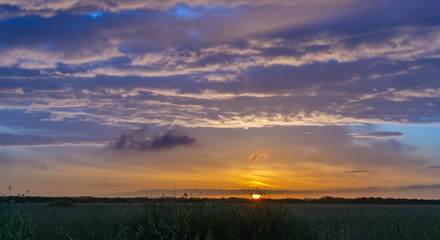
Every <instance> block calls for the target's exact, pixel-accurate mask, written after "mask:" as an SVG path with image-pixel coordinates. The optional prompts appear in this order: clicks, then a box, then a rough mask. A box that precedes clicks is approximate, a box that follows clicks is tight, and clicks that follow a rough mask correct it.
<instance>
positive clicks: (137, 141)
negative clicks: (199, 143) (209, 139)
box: [109, 128, 196, 151]
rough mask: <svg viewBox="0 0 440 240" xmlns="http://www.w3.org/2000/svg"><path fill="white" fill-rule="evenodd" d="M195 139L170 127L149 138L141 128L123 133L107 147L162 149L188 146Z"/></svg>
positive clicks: (118, 149) (122, 149)
mask: <svg viewBox="0 0 440 240" xmlns="http://www.w3.org/2000/svg"><path fill="white" fill-rule="evenodd" d="M195 141H196V140H195V138H192V137H190V136H187V135H181V134H179V133H178V132H177V131H176V130H175V129H170V130H168V131H167V132H165V133H164V134H163V135H156V136H154V137H152V138H150V137H148V136H147V132H146V128H141V129H139V130H136V131H134V132H132V133H131V134H126V133H123V134H122V135H121V136H120V137H119V138H118V139H117V140H116V141H114V142H112V143H111V144H110V145H109V147H110V148H111V149H113V150H116V151H125V150H131V151H162V150H169V149H171V148H175V147H178V146H190V145H192V144H194V143H195Z"/></svg>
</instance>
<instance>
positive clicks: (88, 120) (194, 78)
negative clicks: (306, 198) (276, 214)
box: [0, 0, 440, 198]
mask: <svg viewBox="0 0 440 240" xmlns="http://www.w3.org/2000/svg"><path fill="white" fill-rule="evenodd" d="M439 13H440V3H438V2H437V1H428V0H423V1H416V2H414V1H409V0H405V1H391V0H387V1H375V0H374V1H352V0H343V1H330V0H316V1H315V0H311V1H287V2H286V1H277V0H275V1H267V0H257V1H246V0H240V1H224V0H214V1H199V0H197V1H192V0H186V1H173V0H169V1H156V0H150V1H140V0H132V1H112V2H111V3H110V2H109V1H92V2H83V1H67V0H35V1H31V2H28V1H14V2H10V1H1V0H0V32H1V35H0V183H1V184H0V189H7V187H8V186H9V185H11V186H14V189H15V190H16V191H17V192H26V191H27V190H32V191H31V192H35V194H40V195H102V194H114V193H118V192H120V193H122V192H136V191H138V190H144V189H161V188H163V189H174V188H175V187H176V188H183V189H188V188H195V187H198V188H203V187H204V188H210V189H212V188H222V189H232V190H233V189H247V188H255V187H260V188H266V189H272V190H289V191H292V192H296V191H312V192H325V193H326V194H327V193H331V192H332V190H334V192H335V194H336V193H338V194H342V193H341V192H343V194H347V193H348V192H350V191H351V190H352V192H353V194H355V195H356V194H360V193H359V192H362V190H365V189H372V187H373V189H379V190H378V191H382V192H381V193H379V192H377V193H374V192H371V191H368V194H373V195H374V194H379V195H380V194H382V195H381V196H383V194H384V193H386V192H387V189H388V190H389V189H398V190H399V194H400V193H401V192H402V191H403V192H405V191H407V192H406V193H405V194H406V195H405V196H413V197H418V196H419V195H418V194H419V193H420V194H422V192H423V194H424V195H423V196H422V197H426V198H429V197H436V198H439V197H440V195H438V193H436V194H437V195H435V194H432V195H429V194H426V191H427V189H428V190H430V189H432V188H435V187H437V186H438V184H439V180H440V179H439V177H438V176H439V171H440V170H439V169H440V159H439V158H438V156H439V153H440V140H439V139H440V138H439V137H438V136H439V133H440V130H439V129H440V127H439V126H440V123H439V122H440V112H439V105H440V84H439V81H438V78H439V77H440V71H439V70H438V69H440V17H439V16H440V14H439ZM79 179H81V180H79ZM218 179H222V180H221V181H219V180H218ZM102 183H105V184H102ZM414 185H416V186H417V187H415V188H408V187H407V186H414ZM341 189H351V190H344V191H341ZM418 189H420V192H417V190H418ZM362 194H367V193H362ZM330 195H331V194H330ZM393 196H396V195H393ZM420 196H421V195H420Z"/></svg>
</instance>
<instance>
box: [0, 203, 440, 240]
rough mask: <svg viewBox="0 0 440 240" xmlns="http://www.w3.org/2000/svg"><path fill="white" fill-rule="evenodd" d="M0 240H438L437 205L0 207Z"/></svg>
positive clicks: (92, 205) (61, 205) (206, 204)
mask: <svg viewBox="0 0 440 240" xmlns="http://www.w3.org/2000/svg"><path fill="white" fill-rule="evenodd" d="M0 239H2V240H3V239H17V240H19V239H45V240H46V239H47V240H51V239H90V240H92V239H93V240H95V239H115V240H122V239H127V240H128V239H130V240H131V239H200V240H203V239H384V240H385V239H386V240H392V239H398V240H400V239H408V240H414V239H440V205H435V204H432V205H427V204H425V205H419V204H411V205H409V204H405V205H402V204H401V205H378V204H368V205H367V204H322V203H285V202H280V201H265V200H260V201H249V200H189V199H167V200H163V199H162V200H160V199H159V200H149V201H146V202H144V203H75V204H74V205H72V203H71V202H70V201H68V200H64V201H63V200H58V201H55V202H52V203H51V204H48V203H29V202H27V203H24V202H23V203H17V202H15V203H0Z"/></svg>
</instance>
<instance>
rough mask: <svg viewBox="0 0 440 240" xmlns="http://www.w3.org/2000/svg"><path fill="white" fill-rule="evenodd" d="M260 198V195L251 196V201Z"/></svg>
mask: <svg viewBox="0 0 440 240" xmlns="http://www.w3.org/2000/svg"><path fill="white" fill-rule="evenodd" d="M260 198H261V195H260V194H252V199H255V200H257V199H260Z"/></svg>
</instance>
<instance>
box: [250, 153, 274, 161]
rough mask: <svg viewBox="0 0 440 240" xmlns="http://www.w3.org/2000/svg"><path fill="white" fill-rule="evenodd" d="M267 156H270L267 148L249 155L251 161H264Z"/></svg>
mask: <svg viewBox="0 0 440 240" xmlns="http://www.w3.org/2000/svg"><path fill="white" fill-rule="evenodd" d="M267 157H269V151H267V150H259V151H258V152H256V153H251V154H250V155H249V162H251V163H252V162H255V161H263V160H265V159H266V158H267Z"/></svg>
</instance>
